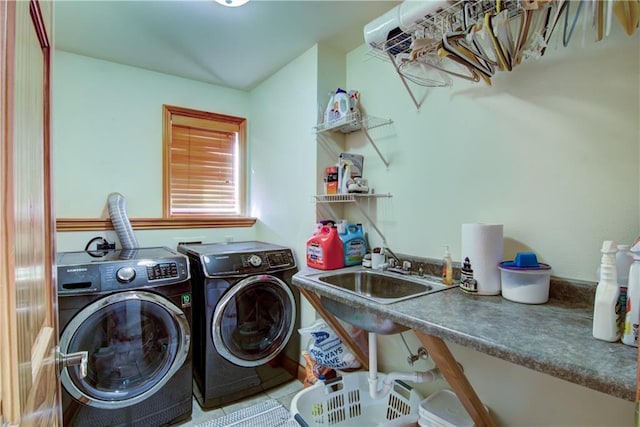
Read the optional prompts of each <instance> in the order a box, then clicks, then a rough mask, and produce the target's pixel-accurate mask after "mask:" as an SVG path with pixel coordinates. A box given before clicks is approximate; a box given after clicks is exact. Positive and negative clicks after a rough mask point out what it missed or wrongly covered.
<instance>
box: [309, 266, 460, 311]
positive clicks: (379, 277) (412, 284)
mask: <svg viewBox="0 0 640 427" xmlns="http://www.w3.org/2000/svg"><path fill="white" fill-rule="evenodd" d="M318 280H319V281H321V282H322V283H326V284H327V285H331V286H334V287H337V288H340V289H342V290H344V291H346V292H349V293H352V294H356V295H358V296H361V297H364V298H367V299H369V300H372V301H375V302H377V303H380V304H391V303H394V302H398V301H402V300H405V299H409V298H415V297H417V296H421V295H426V294H430V293H434V292H438V291H442V290H445V289H449V288H451V286H447V285H443V284H442V283H441V282H439V281H438V279H436V278H434V277H429V276H425V277H418V276H409V275H406V276H405V275H402V274H398V273H391V272H386V271H370V270H356V271H349V272H335V273H325V274H321V275H319V276H318Z"/></svg>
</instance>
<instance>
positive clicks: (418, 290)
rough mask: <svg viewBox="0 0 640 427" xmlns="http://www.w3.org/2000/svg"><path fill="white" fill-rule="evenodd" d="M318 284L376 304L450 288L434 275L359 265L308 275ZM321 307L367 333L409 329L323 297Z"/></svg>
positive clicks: (376, 315)
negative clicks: (364, 267) (351, 268)
mask: <svg viewBox="0 0 640 427" xmlns="http://www.w3.org/2000/svg"><path fill="white" fill-rule="evenodd" d="M308 278H312V279H313V280H314V281H316V282H317V283H322V284H325V285H328V286H332V287H335V288H339V289H340V290H342V291H345V292H348V293H350V294H354V295H358V296H360V297H363V298H366V299H368V300H370V301H375V302H377V303H379V304H392V303H395V302H398V301H403V300H406V299H409V298H415V297H419V296H422V295H427V294H432V293H434V292H440V291H443V290H446V289H451V288H453V287H452V286H446V285H443V284H442V283H441V282H439V281H438V279H437V278H435V277H430V276H425V277H417V276H409V275H402V274H398V273H392V272H387V271H377V270H376V271H371V270H364V269H362V268H361V267H358V268H357V269H354V270H351V271H345V270H340V271H335V272H326V273H321V274H318V275H316V276H315V277H312V276H309V277H308ZM320 303H321V304H322V306H323V307H324V308H325V309H326V310H327V311H328V312H329V313H331V314H333V315H334V316H336V317H337V318H339V319H341V320H344V321H345V322H347V323H350V324H352V325H354V326H357V327H359V328H362V329H364V330H365V331H368V332H375V333H377V334H383V335H389V334H397V333H400V332H403V331H406V330H408V329H409V328H408V327H406V326H404V325H400V324H398V323H395V322H393V321H391V320H389V319H387V318H385V317H383V316H381V315H379V314H376V313H372V312H370V311H367V310H366V309H355V308H354V307H353V306H350V305H348V304H345V303H343V302H339V301H336V300H334V299H331V298H328V297H324V296H322V297H321V298H320Z"/></svg>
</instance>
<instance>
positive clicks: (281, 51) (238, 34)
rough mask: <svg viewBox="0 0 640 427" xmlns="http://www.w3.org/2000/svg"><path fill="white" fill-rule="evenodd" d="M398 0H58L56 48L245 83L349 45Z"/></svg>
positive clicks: (182, 74)
mask: <svg viewBox="0 0 640 427" xmlns="http://www.w3.org/2000/svg"><path fill="white" fill-rule="evenodd" d="M398 3H399V2H398V1H367V0H358V1H339V0H337V1H334V0H324V1H311V0H295V1H275V0H252V1H250V2H249V3H248V4H246V5H244V6H241V7H236V8H228V7H224V6H221V5H219V4H218V3H215V2H214V1H213V0H198V1H179V0H144V1H97V0H85V1H56V2H55V27H54V28H55V34H54V37H55V47H56V49H58V50H63V51H67V52H71V53H76V54H79V55H85V56H90V57H94V58H98V59H104V60H107V61H111V62H116V63H120V64H125V65H131V66H135V67H140V68H144V69H147V70H152V71H158V72H161V73H166V74H171V75H175V76H180V77H184V78H188V79H191V80H197V81H202V82H207V83H212V84H216V85H222V86H226V87H231V88H235V89H241V90H251V89H252V88H254V87H255V86H257V85H258V84H260V83H261V82H262V81H263V80H265V79H266V78H268V77H269V76H271V75H272V74H273V73H274V72H276V71H278V70H279V69H281V68H282V67H283V66H285V65H286V64H288V63H289V62H291V61H292V60H293V59H295V58H296V57H298V56H299V55H300V54H302V53H303V52H305V51H306V50H308V49H309V48H311V47H312V46H313V45H314V44H316V43H318V42H323V43H327V44H328V45H330V46H332V47H333V48H335V49H339V50H340V51H342V52H345V53H346V52H348V51H350V50H352V49H354V48H356V47H357V46H359V45H361V44H363V43H364V38H363V27H364V25H365V24H366V23H368V22H369V21H371V20H373V19H374V18H376V17H378V16H380V15H382V14H383V13H384V12H386V11H387V10H389V9H391V8H392V7H394V6H395V5H397V4H398Z"/></svg>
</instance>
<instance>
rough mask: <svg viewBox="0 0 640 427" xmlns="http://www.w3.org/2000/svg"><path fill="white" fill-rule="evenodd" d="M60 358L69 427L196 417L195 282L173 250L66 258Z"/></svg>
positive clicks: (61, 268) (62, 258)
mask: <svg viewBox="0 0 640 427" xmlns="http://www.w3.org/2000/svg"><path fill="white" fill-rule="evenodd" d="M57 263H58V268H57V270H58V314H59V323H60V331H61V333H60V351H61V352H62V353H64V354H70V353H76V352H86V355H87V358H86V360H87V364H86V371H85V372H83V370H82V369H81V368H80V367H78V366H68V367H65V368H63V370H62V372H61V381H62V405H63V408H62V409H63V423H64V425H65V426H88V427H100V426H154V427H155V426H164V425H170V424H174V423H176V422H179V421H182V420H185V419H188V418H189V417H190V416H191V410H192V394H193V381H192V363H191V352H190V346H191V325H190V322H191V282H190V273H189V261H188V259H187V257H185V256H184V255H182V254H179V253H177V252H175V251H173V250H171V249H168V248H138V249H129V250H125V249H122V250H109V251H101V250H100V251H85V252H61V253H58V254H57Z"/></svg>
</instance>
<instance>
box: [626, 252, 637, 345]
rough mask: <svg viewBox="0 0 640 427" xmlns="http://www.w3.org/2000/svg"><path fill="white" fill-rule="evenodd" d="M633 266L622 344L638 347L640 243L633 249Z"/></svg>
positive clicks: (630, 275) (630, 272) (628, 289)
mask: <svg viewBox="0 0 640 427" xmlns="http://www.w3.org/2000/svg"><path fill="white" fill-rule="evenodd" d="M631 252H632V253H633V264H631V268H630V269H629V286H628V288H627V304H626V307H625V308H626V309H625V316H624V333H623V335H622V342H623V343H625V344H627V345H632V346H634V347H637V346H638V324H640V242H638V243H636V244H635V245H633V247H632V248H631Z"/></svg>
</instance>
